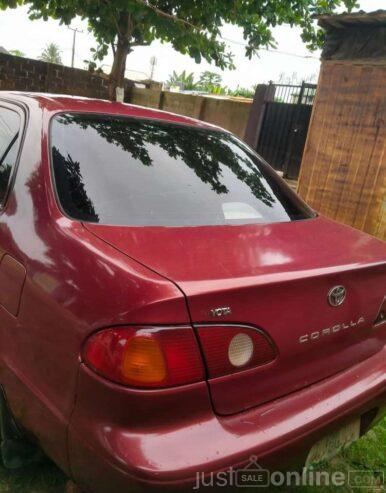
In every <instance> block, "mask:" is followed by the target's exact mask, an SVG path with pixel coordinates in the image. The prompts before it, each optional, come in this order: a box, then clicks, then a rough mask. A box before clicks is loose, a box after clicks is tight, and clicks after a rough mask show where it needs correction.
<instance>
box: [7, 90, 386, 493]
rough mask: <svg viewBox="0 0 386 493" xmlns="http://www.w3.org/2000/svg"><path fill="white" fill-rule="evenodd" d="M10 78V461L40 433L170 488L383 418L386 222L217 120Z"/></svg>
mask: <svg viewBox="0 0 386 493" xmlns="http://www.w3.org/2000/svg"><path fill="white" fill-rule="evenodd" d="M0 99H1V100H0V155H1V158H0V159H1V161H0V203H1V214H0V249H1V250H0V251H1V263H0V304H1V307H0V317H1V318H0V341H1V363H0V364H1V372H0V383H1V385H2V390H3V394H2V404H1V424H2V426H1V429H2V440H3V441H2V447H1V450H2V455H3V459H4V461H5V462H6V464H8V465H9V466H11V467H12V466H15V465H17V463H18V462H23V457H21V455H22V452H23V451H24V453H25V454H26V455H27V456H28V454H29V453H27V452H26V449H22V447H21V446H20V447H18V445H20V444H22V443H24V439H25V437H27V438H28V439H30V440H31V441H32V442H34V443H36V444H38V445H39V446H40V447H41V448H42V449H43V450H44V451H45V453H46V454H47V455H48V456H49V457H51V458H52V459H53V460H54V461H55V462H56V463H57V464H58V465H59V466H60V467H61V468H62V469H63V470H64V471H65V472H66V473H67V474H68V475H69V476H70V477H72V478H73V480H74V481H75V482H76V483H77V484H78V485H79V486H80V487H81V488H82V489H84V490H85V491H87V492H93V493H106V492H113V493H126V492H127V491H129V488H130V487H139V486H143V488H144V489H145V490H146V489H148V488H149V487H150V486H154V487H160V488H165V489H166V490H167V489H170V488H171V487H173V486H178V487H180V486H185V485H187V486H189V485H190V486H194V484H195V482H196V478H197V474H198V473H199V474H202V477H204V478H205V477H207V476H208V475H210V474H211V473H214V472H216V471H225V470H227V469H228V468H229V467H231V466H232V467H235V468H237V467H243V465H245V464H247V463H248V461H249V459H250V457H251V456H256V457H257V458H258V461H259V464H261V465H262V466H267V467H278V466H279V467H281V468H282V467H284V466H287V465H289V463H290V462H292V461H295V460H296V462H298V463H299V462H303V463H304V462H305V461H308V463H310V462H312V461H314V460H316V459H320V458H326V457H328V455H329V454H331V452H333V451H331V442H329V440H328V437H329V436H330V434H331V433H333V434H334V437H335V438H334V443H335V447H336V437H338V445H345V444H346V443H347V442H348V440H352V439H353V438H356V437H358V436H359V435H360V434H362V433H364V432H365V431H366V429H368V427H369V426H371V425H372V424H374V423H375V422H376V421H377V420H378V419H380V417H381V416H382V415H383V414H384V412H385V402H386V376H385V373H386V372H385V370H386V323H385V322H386V315H385V312H386V301H385V296H386V246H385V243H383V242H381V241H379V240H377V239H375V238H372V237H370V236H368V235H366V234H364V233H361V232H359V231H356V230H354V229H351V228H349V227H347V226H343V225H340V224H337V223H335V222H334V221H331V220H329V219H326V218H324V217H321V216H319V215H317V214H316V213H315V212H314V211H312V210H311V209H310V208H309V207H308V206H307V205H306V204H305V203H304V202H303V201H302V200H301V199H300V198H299V197H298V196H297V195H296V194H295V193H294V192H293V191H292V190H291V189H290V188H289V187H288V186H287V185H286V184H285V183H284V182H283V180H282V179H281V178H280V177H278V176H277V175H276V173H275V172H274V171H273V170H272V169H271V168H270V167H269V166H268V165H267V164H266V163H265V162H264V161H263V160H262V159H261V158H260V157H259V156H258V155H256V154H255V152H254V151H253V150H251V149H250V148H249V147H247V146H246V145H245V144H244V143H242V142H241V141H240V140H238V139H237V138H236V137H234V136H233V135H231V134H230V133H228V132H226V131H224V130H222V129H219V128H217V127H214V126H211V125H208V124H205V123H203V122H199V121H195V120H192V119H190V118H185V117H182V116H177V115H173V114H168V113H164V112H161V111H155V110H151V109H145V108H140V107H135V106H130V105H125V104H119V103H110V102H106V101H97V100H91V99H83V98H71V97H65V96H51V95H38V94H24V93H5V92H3V93H0ZM342 200H350V197H349V196H348V197H346V198H345V197H343V198H342ZM339 430H340V431H342V430H343V431H344V433H340V432H339ZM348 431H349V432H348ZM347 437H350V438H347ZM315 444H316V445H315ZM315 447H316V448H315ZM32 449H33V447H32V445H31V450H32ZM287 462H288V464H287Z"/></svg>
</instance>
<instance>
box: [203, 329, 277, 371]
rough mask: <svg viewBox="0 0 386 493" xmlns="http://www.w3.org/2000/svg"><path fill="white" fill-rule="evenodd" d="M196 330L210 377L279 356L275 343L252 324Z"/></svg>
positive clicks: (242, 368)
mask: <svg viewBox="0 0 386 493" xmlns="http://www.w3.org/2000/svg"><path fill="white" fill-rule="evenodd" d="M197 331H198V336H199V339H200V342H201V346H202V350H203V353H204V357H205V361H206V365H207V367H208V373H209V377H211V378H214V377H219V376H222V375H227V374H229V373H236V372H239V371H243V370H247V369H249V368H254V367H256V366H260V365H264V364H266V363H269V362H271V361H273V360H274V359H275V358H276V350H275V347H274V345H273V343H271V341H270V340H269V339H268V338H267V336H266V335H265V334H264V333H263V332H261V331H260V330H257V329H254V328H252V327H244V326H240V327H239V326H233V325H229V326H226V325H224V326H206V327H198V328H197Z"/></svg>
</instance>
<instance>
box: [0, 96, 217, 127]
mask: <svg viewBox="0 0 386 493" xmlns="http://www.w3.org/2000/svg"><path fill="white" fill-rule="evenodd" d="M0 100H6V101H9V102H19V103H22V104H24V105H26V106H27V107H31V106H32V105H33V106H36V105H38V106H39V107H40V108H41V109H43V110H46V111H48V112H50V113H58V112H65V111H68V112H84V113H103V114H113V115H123V116H133V117H137V118H143V119H157V120H163V121H166V122H171V123H180V124H185V125H191V126H195V127H199V128H207V129H212V130H223V129H221V128H220V127H217V126H215V125H212V124H210V123H207V122H203V121H201V120H196V119H194V118H191V117H187V116H183V115H177V114H175V113H170V112H167V111H162V110H158V109H152V108H147V107H144V106H137V105H133V104H128V103H116V102H112V101H108V100H104V99H94V98H87V97H82V96H69V95H66V94H49V93H38V92H20V91H0Z"/></svg>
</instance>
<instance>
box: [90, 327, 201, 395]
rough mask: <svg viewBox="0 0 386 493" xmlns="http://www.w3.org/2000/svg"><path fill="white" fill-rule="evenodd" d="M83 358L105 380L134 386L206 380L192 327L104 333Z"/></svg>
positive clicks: (108, 331) (99, 335)
mask: <svg viewBox="0 0 386 493" xmlns="http://www.w3.org/2000/svg"><path fill="white" fill-rule="evenodd" d="M83 359H84V362H85V363H86V365H87V366H89V367H90V368H92V369H93V370H94V371H95V372H97V373H98V374H100V375H102V376H103V377H105V378H107V379H109V380H112V381H113V382H116V383H120V384H124V385H128V386H132V387H139V388H165V387H174V386H177V385H183V384H188V383H193V382H198V381H200V380H203V379H204V368H203V364H202V360H201V355H200V351H199V348H198V346H197V342H196V339H195V335H194V333H193V329H192V328H191V327H168V328H165V327H124V328H113V329H106V330H102V331H100V332H97V333H96V334H94V335H92V336H91V337H90V338H89V339H88V340H87V342H86V345H85V348H84V351H83Z"/></svg>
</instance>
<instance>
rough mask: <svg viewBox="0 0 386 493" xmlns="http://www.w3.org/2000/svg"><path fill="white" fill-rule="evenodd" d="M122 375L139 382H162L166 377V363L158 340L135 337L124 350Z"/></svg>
mask: <svg viewBox="0 0 386 493" xmlns="http://www.w3.org/2000/svg"><path fill="white" fill-rule="evenodd" d="M122 375H123V376H124V377H125V378H127V379H128V380H133V381H135V382H138V383H157V382H162V381H163V380H164V379H165V378H166V365H165V358H164V356H163V354H162V350H161V347H160V345H159V343H158V341H157V340H155V339H152V338H150V337H141V336H139V337H133V338H132V339H131V340H130V341H129V342H128V343H127V345H126V348H125V351H124V355H123V362H122Z"/></svg>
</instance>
